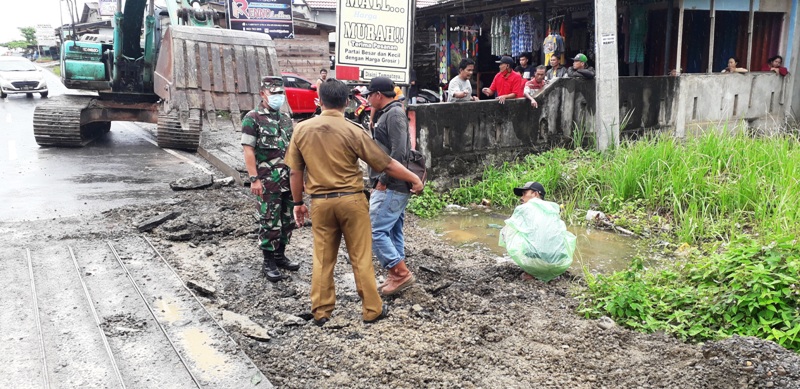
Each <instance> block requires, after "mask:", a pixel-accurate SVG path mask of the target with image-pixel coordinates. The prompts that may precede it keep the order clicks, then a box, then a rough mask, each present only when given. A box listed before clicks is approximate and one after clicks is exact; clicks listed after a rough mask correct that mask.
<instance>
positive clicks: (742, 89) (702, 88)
mask: <svg viewBox="0 0 800 389" xmlns="http://www.w3.org/2000/svg"><path fill="white" fill-rule="evenodd" d="M787 82H788V79H787V78H786V77H780V76H778V75H776V74H774V73H772V72H750V73H747V74H744V75H742V74H684V75H682V76H681V77H680V78H679V86H678V90H679V92H678V99H677V100H676V101H675V102H674V106H675V108H676V112H675V114H676V116H675V121H674V127H675V134H676V136H679V137H682V136H685V134H686V131H693V130H696V129H702V128H704V127H708V126H710V125H724V124H726V123H727V124H733V123H735V122H737V121H741V120H744V121H746V122H747V123H748V125H749V126H750V127H755V128H762V129H775V128H778V127H780V126H782V125H783V123H784V118H785V114H786V110H787V107H786V106H785V104H786V102H787V98H788V96H787V94H786V93H785V92H787V89H786V86H785V84H786V83H787Z"/></svg>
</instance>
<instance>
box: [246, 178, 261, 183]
mask: <svg viewBox="0 0 800 389" xmlns="http://www.w3.org/2000/svg"><path fill="white" fill-rule="evenodd" d="M247 180H248V181H250V183H251V184H252V183H254V182H256V181H257V180H258V176H250V177H247Z"/></svg>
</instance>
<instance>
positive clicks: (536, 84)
mask: <svg viewBox="0 0 800 389" xmlns="http://www.w3.org/2000/svg"><path fill="white" fill-rule="evenodd" d="M525 86H526V87H528V89H531V90H539V89H543V88H544V79H542V81H536V79H535V78H532V79H531V80H530V81H528V82H526V83H525Z"/></svg>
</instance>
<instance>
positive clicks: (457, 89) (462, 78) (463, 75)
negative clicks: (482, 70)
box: [447, 58, 478, 103]
mask: <svg viewBox="0 0 800 389" xmlns="http://www.w3.org/2000/svg"><path fill="white" fill-rule="evenodd" d="M474 71H475V61H473V60H471V59H469V58H465V59H462V60H461V63H460V64H459V65H458V75H457V76H455V77H453V79H452V80H450V84H448V85H447V102H450V103H455V102H463V101H478V96H473V95H472V85H471V84H470V83H469V80H470V78H472V72H474Z"/></svg>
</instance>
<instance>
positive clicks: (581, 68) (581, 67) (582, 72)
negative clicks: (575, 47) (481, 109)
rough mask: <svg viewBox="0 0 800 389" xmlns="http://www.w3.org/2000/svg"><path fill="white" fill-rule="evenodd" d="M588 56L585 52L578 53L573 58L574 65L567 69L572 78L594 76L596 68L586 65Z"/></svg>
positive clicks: (568, 75)
mask: <svg viewBox="0 0 800 389" xmlns="http://www.w3.org/2000/svg"><path fill="white" fill-rule="evenodd" d="M586 61H587V58H586V56H585V55H583V54H578V55H576V56H575V58H573V59H572V67H571V68H569V69H567V77H570V78H586V79H589V80H591V79H593V78H594V68H593V67H591V66H588V65H586Z"/></svg>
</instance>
